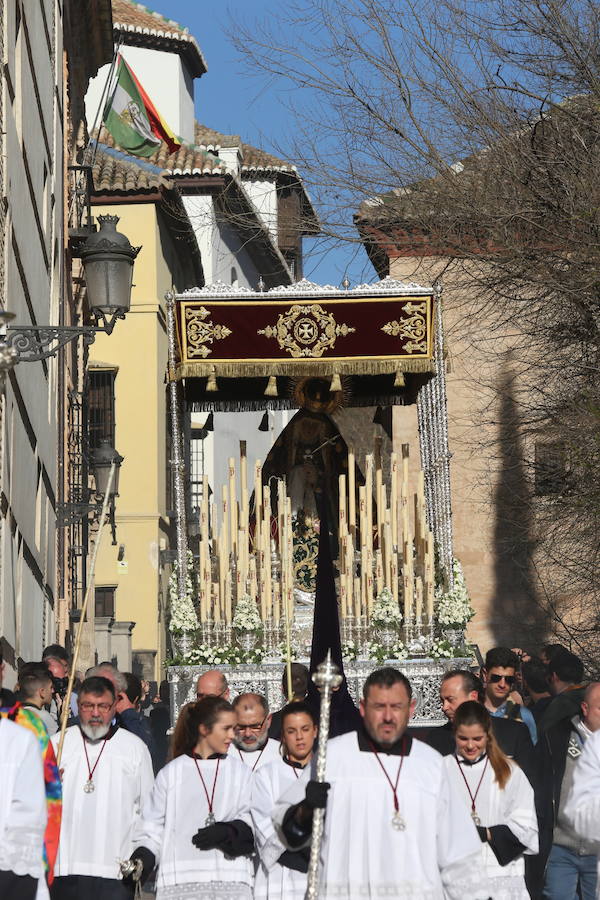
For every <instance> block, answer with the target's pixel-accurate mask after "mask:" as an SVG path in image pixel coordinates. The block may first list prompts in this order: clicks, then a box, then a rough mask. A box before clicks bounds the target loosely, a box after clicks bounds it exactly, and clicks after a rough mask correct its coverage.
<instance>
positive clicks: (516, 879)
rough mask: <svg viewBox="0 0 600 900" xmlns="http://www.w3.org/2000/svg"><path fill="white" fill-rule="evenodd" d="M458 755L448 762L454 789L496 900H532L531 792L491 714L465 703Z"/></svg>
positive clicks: (456, 725) (457, 723)
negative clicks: (528, 882) (527, 858)
mask: <svg viewBox="0 0 600 900" xmlns="http://www.w3.org/2000/svg"><path fill="white" fill-rule="evenodd" d="M453 730H454V739H455V741H456V753H454V754H452V755H450V756H446V757H444V765H445V767H446V770H447V774H448V780H449V783H450V788H451V791H452V793H453V795H454V796H458V797H460V798H461V799H462V802H464V804H465V805H466V807H467V808H468V810H469V812H470V813H471V816H472V818H473V821H474V822H475V825H476V826H477V831H478V833H479V837H480V839H481V842H482V846H481V856H482V865H483V866H484V868H485V871H486V873H487V876H488V879H489V891H490V897H493V900H529V892H528V891H527V888H526V887H525V877H524V873H525V863H524V859H523V855H524V854H536V853H537V852H538V824H537V816H536V812H535V803H534V796H533V788H532V787H531V785H530V783H529V781H528V779H527V777H526V775H524V773H523V772H522V771H521V769H520V768H519V767H518V766H517V764H516V763H515V762H513V761H512V760H511V759H509V758H508V757H507V756H505V754H504V753H503V752H502V750H501V749H500V747H499V746H498V744H497V742H496V739H495V738H494V733H493V731H492V722H491V718H490V714H489V713H488V711H487V709H486V708H485V707H484V706H482V705H481V704H480V703H477V702H475V701H474V700H469V701H467V702H466V703H462V704H461V705H460V706H459V707H458V709H457V710H456V713H455V717H454V722H453Z"/></svg>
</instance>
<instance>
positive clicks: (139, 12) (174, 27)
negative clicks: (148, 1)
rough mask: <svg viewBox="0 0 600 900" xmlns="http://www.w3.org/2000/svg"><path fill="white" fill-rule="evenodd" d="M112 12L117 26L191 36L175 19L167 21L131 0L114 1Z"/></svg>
mask: <svg viewBox="0 0 600 900" xmlns="http://www.w3.org/2000/svg"><path fill="white" fill-rule="evenodd" d="M112 11H113V22H114V23H115V25H116V24H117V23H118V24H119V25H134V26H139V27H140V28H149V29H151V30H154V31H161V32H163V33H164V32H167V33H169V34H173V35H177V36H181V35H182V34H189V29H187V28H184V27H183V26H182V25H180V24H179V22H174V21H173V19H167V18H166V16H162V15H161V14H160V13H157V12H153V11H152V10H151V9H148V7H147V6H144V5H143V4H142V3H134V2H131V0H112Z"/></svg>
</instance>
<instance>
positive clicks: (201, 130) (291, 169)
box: [195, 122, 296, 174]
mask: <svg viewBox="0 0 600 900" xmlns="http://www.w3.org/2000/svg"><path fill="white" fill-rule="evenodd" d="M195 141H196V146H198V147H203V148H205V149H207V150H216V152H217V153H218V152H219V150H220V149H221V147H241V150H242V157H243V159H242V172H244V173H246V172H259V171H263V172H287V173H294V174H295V173H296V167H295V166H293V165H292V164H291V163H288V162H285V160H283V159H279V158H278V157H277V156H273V155H272V154H271V153H267V152H266V151H265V150H260V149H259V148H258V147H253V146H252V145H251V144H244V143H243V142H242V141H241V140H240V136H239V135H237V134H222V133H221V132H220V131H215V130H214V128H208V127H207V126H206V125H201V124H200V122H196V125H195Z"/></svg>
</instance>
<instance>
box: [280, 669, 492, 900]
mask: <svg viewBox="0 0 600 900" xmlns="http://www.w3.org/2000/svg"><path fill="white" fill-rule="evenodd" d="M414 708H415V700H413V698H412V688H411V684H410V682H409V681H408V679H407V678H406V676H405V675H403V674H402V673H401V672H399V671H398V670H397V669H393V668H391V667H386V668H383V669H379V670H376V671H374V672H372V673H371V674H370V675H369V677H368V678H367V680H366V682H365V686H364V689H363V699H362V700H361V703H360V715H361V717H362V725H361V727H360V729H359V731H358V732H356V731H355V732H349V733H347V734H344V735H341V736H340V737H337V738H333V739H332V740H330V741H329V744H328V748H327V771H326V779H327V780H326V781H325V782H317V781H314V780H309V779H311V778H312V779H314V761H313V764H312V765H311V770H312V771H311V772H308V771H307V772H305V774H303V775H302V776H300V778H299V779H298V780H297V781H296V782H294V783H293V784H292V785H291V787H290V788H288V789H287V790H286V792H285V793H284V794H283V795H282V796H281V798H280V800H279V802H278V803H277V804H276V807H275V811H274V820H275V822H276V823H277V825H278V827H279V829H280V833H281V834H282V835H283V836H284V838H285V841H286V843H287V846H288V847H289V849H290V850H296V849H298V848H299V847H302V846H305V845H307V844H308V843H309V842H310V838H311V828H312V818H313V811H314V809H315V808H319V807H321V808H323V807H326V808H327V812H326V815H325V831H324V840H323V844H322V847H321V859H322V861H323V867H322V874H321V884H320V888H319V897H320V898H322V900H333V898H342V897H344V898H358V897H365V898H367V897H411V898H413V900H441V898H442V897H445V898H447V900H487V898H488V897H489V890H488V889H487V888H486V886H485V885H484V884H482V877H483V876H482V874H481V867H480V865H479V859H480V853H481V841H480V839H479V836H478V834H477V830H476V828H475V825H474V823H473V820H472V819H471V816H470V815H469V811H468V809H467V808H466V806H465V804H464V803H463V802H462V798H461V797H460V796H459V795H458V794H457V793H456V792H454V793H452V792H451V791H450V788H449V783H448V779H447V778H446V776H445V772H444V765H443V760H442V758H441V757H440V755H439V754H438V753H436V752H434V751H433V750H432V749H431V748H430V747H427V746H426V745H425V744H423V743H422V742H420V741H415V740H413V739H412V737H411V736H410V735H408V734H407V733H406V726H407V725H408V721H409V718H410V716H411V715H412V714H413V712H414ZM329 789H330V790H329Z"/></svg>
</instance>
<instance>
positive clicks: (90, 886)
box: [51, 676, 154, 900]
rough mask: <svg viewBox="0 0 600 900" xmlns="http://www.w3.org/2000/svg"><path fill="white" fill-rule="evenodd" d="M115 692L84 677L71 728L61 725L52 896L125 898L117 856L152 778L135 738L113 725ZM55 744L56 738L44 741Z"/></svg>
mask: <svg viewBox="0 0 600 900" xmlns="http://www.w3.org/2000/svg"><path fill="white" fill-rule="evenodd" d="M115 706H116V696H115V689H114V686H113V684H112V682H110V681H109V680H108V679H107V678H101V677H98V676H92V677H91V678H86V679H85V681H84V682H83V684H82V685H81V689H80V691H79V696H78V710H79V725H72V726H71V727H70V728H67V731H66V735H65V742H64V746H63V754H62V759H61V763H60V766H61V770H62V780H63V815H62V825H61V830H60V844H59V848H58V857H57V860H56V866H55V879H54V883H53V885H52V888H51V897H52V900H131V898H132V897H133V886H129V885H126V884H123V882H122V881H121V878H120V873H119V861H120V860H126V859H129V857H130V855H131V851H132V850H133V844H132V834H133V830H134V827H135V826H136V824H137V821H138V818H139V816H140V811H141V806H142V804H143V802H144V801H145V799H146V797H147V796H148V795H149V794H150V790H151V788H152V784H153V781H154V778H153V773H152V762H151V759H150V754H149V753H148V749H147V747H146V745H145V744H144V742H143V741H141V740H140V739H139V738H138V737H136V736H135V735H134V734H131V733H130V732H128V731H126V730H125V729H124V728H119V726H118V725H113V724H112V720H113V717H114V715H115ZM52 743H53V744H54V747H55V749H56V747H57V745H58V735H55V736H54V737H53V738H52Z"/></svg>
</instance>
